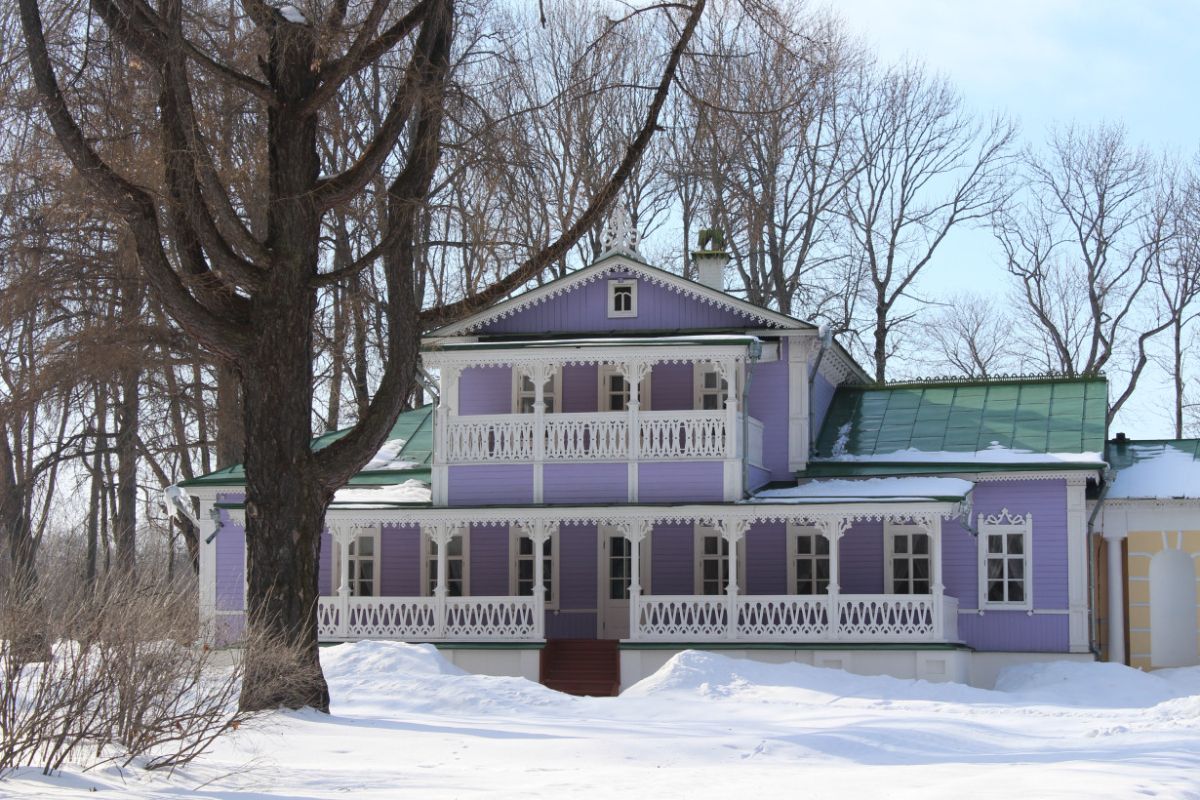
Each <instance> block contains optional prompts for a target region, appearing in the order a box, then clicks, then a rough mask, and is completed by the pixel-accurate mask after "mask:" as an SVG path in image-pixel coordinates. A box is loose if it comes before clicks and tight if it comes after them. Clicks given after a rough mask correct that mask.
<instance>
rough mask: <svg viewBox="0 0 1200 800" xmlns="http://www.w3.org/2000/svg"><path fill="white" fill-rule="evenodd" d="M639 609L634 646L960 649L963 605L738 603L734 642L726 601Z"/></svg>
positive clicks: (652, 600) (786, 599) (829, 599)
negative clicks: (939, 644) (938, 623)
mask: <svg viewBox="0 0 1200 800" xmlns="http://www.w3.org/2000/svg"><path fill="white" fill-rule="evenodd" d="M634 602H636V603H637V612H636V614H635V615H634V619H635V620H636V622H637V625H636V630H634V631H631V635H630V638H631V639H633V640H635V641H664V642H669V641H676V642H685V641H686V642H707V641H729V640H733V641H742V642H769V641H776V642H797V643H800V642H848V643H849V642H864V643H873V642H934V641H954V640H955V639H956V638H957V631H958V620H957V614H958V600H957V599H955V598H953V597H943V596H939V595H890V594H873V595H861V594H860V595H846V594H843V595H837V596H833V595H739V596H738V597H737V602H736V605H735V608H736V609H737V612H736V615H737V618H736V620H734V624H735V625H736V630H735V631H734V635H733V636H730V635H729V630H728V627H727V625H728V616H729V615H728V612H727V608H728V605H727V602H728V601H727V600H726V598H725V597H723V596H717V595H714V596H703V595H649V596H646V595H643V596H641V597H638V598H636V600H635V601H634ZM939 614H940V615H943V616H942V619H943V620H944V622H943V625H944V631H943V633H942V636H941V638H938V636H937V631H936V630H935V626H934V620H935V619H936V618H937V616H938V615H939ZM951 614H953V615H954V616H953V618H952V617H951Z"/></svg>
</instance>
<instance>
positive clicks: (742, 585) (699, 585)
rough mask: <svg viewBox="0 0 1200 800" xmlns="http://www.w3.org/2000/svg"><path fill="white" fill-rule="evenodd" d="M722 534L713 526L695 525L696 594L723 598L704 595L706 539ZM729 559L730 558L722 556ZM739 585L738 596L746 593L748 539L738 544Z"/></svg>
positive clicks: (694, 580) (711, 595)
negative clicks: (706, 537)
mask: <svg viewBox="0 0 1200 800" xmlns="http://www.w3.org/2000/svg"><path fill="white" fill-rule="evenodd" d="M720 535H721V532H720V531H719V530H718V529H716V528H714V527H712V526H711V525H701V524H700V523H698V522H697V523H695V524H694V525H693V526H692V591H693V593H694V594H697V595H701V596H707V597H722V596H724V594H725V592H724V591H723V590H722V591H721V593H720V594H715V595H714V594H710V595H704V567H703V564H704V537H705V536H720ZM722 558H728V556H722ZM737 584H738V594H745V593H746V537H745V536H743V537H742V538H741V539H738V543H737Z"/></svg>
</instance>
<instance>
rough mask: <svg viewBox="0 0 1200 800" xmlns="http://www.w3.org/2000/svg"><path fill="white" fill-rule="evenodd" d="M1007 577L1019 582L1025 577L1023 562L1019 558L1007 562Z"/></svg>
mask: <svg viewBox="0 0 1200 800" xmlns="http://www.w3.org/2000/svg"><path fill="white" fill-rule="evenodd" d="M1008 577H1010V578H1016V579H1018V580H1020V579H1021V578H1024V577H1025V562H1024V561H1023V560H1022V559H1019V558H1010V559H1009V560H1008Z"/></svg>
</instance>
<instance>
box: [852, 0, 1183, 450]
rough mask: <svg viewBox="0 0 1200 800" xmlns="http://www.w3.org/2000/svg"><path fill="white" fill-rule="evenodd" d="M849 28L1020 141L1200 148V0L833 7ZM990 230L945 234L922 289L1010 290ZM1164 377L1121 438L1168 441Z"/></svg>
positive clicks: (1135, 406) (877, 1) (1132, 411)
mask: <svg viewBox="0 0 1200 800" xmlns="http://www.w3.org/2000/svg"><path fill="white" fill-rule="evenodd" d="M828 6H829V7H830V8H832V9H833V10H834V11H835V12H836V13H837V14H839V15H840V16H841V17H842V18H843V19H845V20H846V22H847V24H848V27H849V29H850V30H851V32H853V33H856V34H858V35H860V36H862V37H863V39H864V40H865V41H866V42H867V44H868V45H870V46H871V47H872V48H873V49H874V51H875V52H876V53H877V54H878V55H879V57H880V58H881V59H882V60H884V61H888V62H894V61H898V60H901V59H904V58H912V59H915V60H918V61H922V62H924V63H925V64H926V65H927V66H929V67H930V68H931V69H933V70H934V71H937V72H940V73H943V74H945V75H946V76H947V77H948V78H950V79H951V80H952V81H953V82H954V84H955V85H956V86H957V87H958V88H959V90H960V91H961V92H962V94H963V96H964V98H965V100H966V102H967V103H968V104H969V105H970V106H971V107H973V108H974V109H975V110H976V111H978V112H979V113H988V112H992V111H999V112H1003V113H1006V114H1008V115H1010V116H1011V117H1013V118H1014V119H1016V120H1017V122H1018V123H1019V125H1020V129H1021V135H1022V140H1023V141H1027V142H1030V143H1032V144H1034V145H1036V144H1037V143H1039V142H1041V141H1044V139H1045V135H1046V131H1047V130H1048V129H1049V128H1050V127H1051V126H1054V125H1064V124H1069V123H1072V122H1074V123H1077V124H1080V125H1085V126H1086V125H1093V124H1097V123H1101V122H1119V123H1121V124H1123V125H1124V126H1125V128H1126V130H1127V132H1128V134H1129V138H1130V140H1131V141H1132V142H1135V143H1140V144H1144V145H1146V146H1147V147H1149V148H1151V149H1153V150H1156V151H1164V150H1165V151H1168V152H1174V153H1176V154H1179V155H1180V156H1182V157H1184V158H1185V159H1189V160H1190V159H1191V158H1192V157H1193V156H1194V155H1195V154H1196V153H1197V152H1198V151H1200V47H1198V46H1197V44H1196V36H1197V32H1198V31H1200V2H1197V0H1177V1H1172V0H1145V2H1128V0H1125V2H1118V1H1114V0H1087V1H1086V2H1084V1H1083V0H1004V2H978V1H976V2H969V1H968V0H837V1H836V2H832V3H829V4H828ZM1001 264H1002V262H1001V260H1000V253H999V249H998V247H997V245H996V243H995V241H994V239H993V238H992V236H991V234H990V232H987V231H964V232H959V233H956V234H954V235H952V237H950V238H948V239H947V241H946V242H945V244H944V246H943V247H942V249H941V250H940V251H939V253H938V255H937V256H936V258H935V261H934V262H932V263H931V264H930V267H929V271H928V273H926V274H925V275H923V277H922V280H921V286H920V289H921V291H922V293H928V294H933V295H939V294H952V293H954V292H958V291H973V292H980V291H985V292H986V291H988V290H989V289H991V290H994V291H996V292H999V293H1007V292H1008V291H1009V287H1010V286H1011V283H1009V281H1008V279H1007V277H1006V276H1005V275H1004V273H1003V269H1002V265H1001ZM1165 380H1166V376H1165V375H1164V374H1162V373H1161V372H1155V373H1154V374H1149V375H1145V376H1143V378H1142V381H1141V382H1139V384H1138V392H1137V395H1136V396H1135V398H1134V400H1133V401H1131V403H1130V404H1129V405H1127V406H1126V408H1125V409H1124V410H1123V411H1122V413H1121V414H1119V415H1118V417H1117V421H1116V425H1115V427H1114V430H1127V431H1128V433H1129V435H1130V436H1135V437H1137V438H1152V437H1166V436H1170V435H1171V434H1172V430H1171V424H1170V421H1169V416H1168V415H1169V408H1168V407H1169V405H1170V401H1169V397H1170V396H1169V394H1168V395H1166V396H1165V397H1164V396H1162V395H1161V394H1160V393H1159V392H1158V391H1157V389H1158V388H1159V387H1161V386H1163V385H1164V382H1165Z"/></svg>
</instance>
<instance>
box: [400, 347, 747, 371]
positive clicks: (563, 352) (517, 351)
mask: <svg viewBox="0 0 1200 800" xmlns="http://www.w3.org/2000/svg"><path fill="white" fill-rule="evenodd" d="M746 351H747V347H746V345H745V344H712V345H673V346H661V345H649V346H645V347H632V346H631V347H580V348H567V347H545V348H539V347H520V348H514V349H511V350H503V349H479V350H466V349H464V350H427V351H425V352H424V353H422V355H421V358H422V360H423V361H424V363H425V365H426V366H428V367H431V368H436V369H441V368H444V367H458V368H460V369H461V368H466V367H478V366H516V365H526V364H549V365H553V366H557V365H562V364H620V363H624V362H627V361H637V362H642V363H646V364H665V363H684V364H686V363H693V362H703V361H712V360H713V359H714V358H728V359H731V360H733V361H735V362H740V361H744V360H745V359H746V357H747V355H746Z"/></svg>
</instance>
